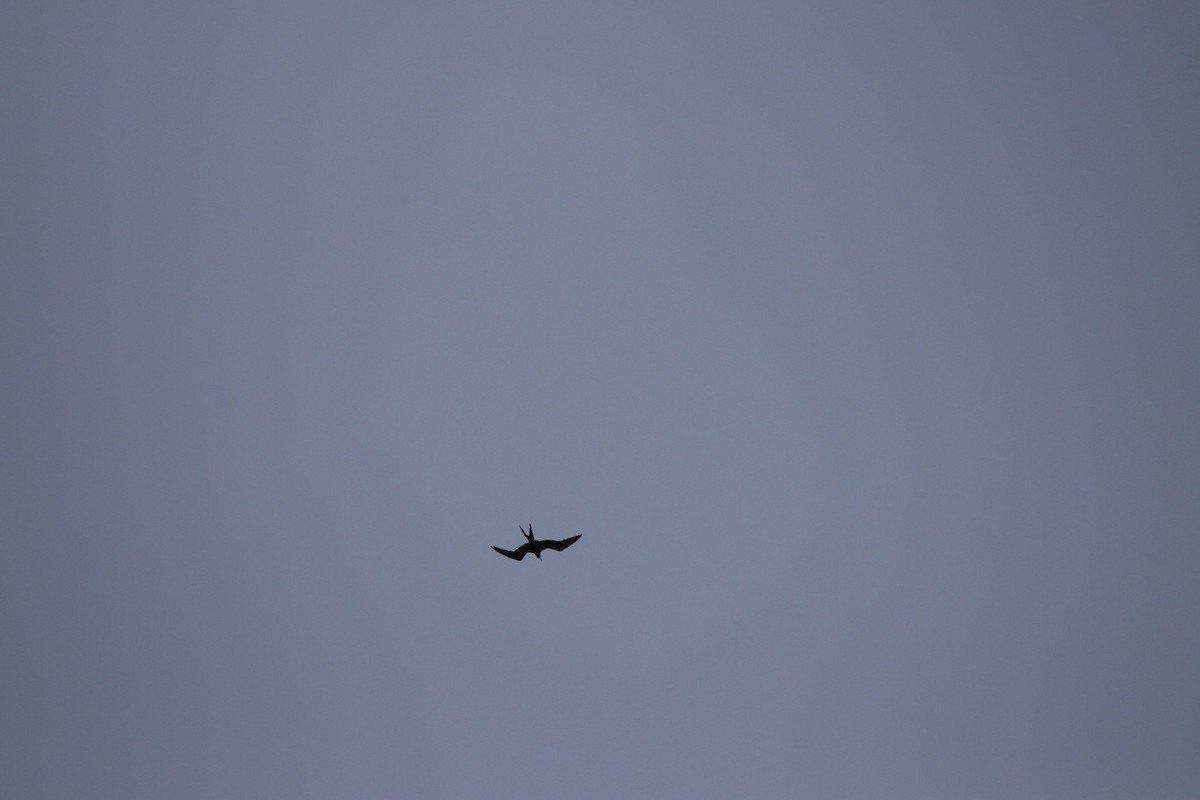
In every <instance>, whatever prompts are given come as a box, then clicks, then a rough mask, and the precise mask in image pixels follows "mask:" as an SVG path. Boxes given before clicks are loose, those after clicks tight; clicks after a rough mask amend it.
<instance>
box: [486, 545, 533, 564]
mask: <svg viewBox="0 0 1200 800" xmlns="http://www.w3.org/2000/svg"><path fill="white" fill-rule="evenodd" d="M492 549H493V550H495V551H496V552H497V553H499V554H500V555H502V556H508V557H509V558H511V559H512V560H513V561H520V560H521V559H523V558H524V557H525V553H526V550H525V548H523V547H522V548H521V549H519V550H517V552H515V553H514V552H513V551H512V550H505V549H504V548H503V547H496V546H495V545H492Z"/></svg>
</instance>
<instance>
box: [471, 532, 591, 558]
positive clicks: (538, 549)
mask: <svg viewBox="0 0 1200 800" xmlns="http://www.w3.org/2000/svg"><path fill="white" fill-rule="evenodd" d="M521 533H522V534H524V535H525V539H526V540H527V541H526V542H525V544H523V545H521V546H520V547H518V548H517V549H516V550H505V549H504V548H502V547H492V549H493V550H495V551H496V552H497V553H499V554H500V555H502V556H508V557H509V558H511V559H513V560H514V561H520V560H521V559H522V558H524V557H525V556H527V555H529V554H530V553H533V554H534V555H535V556H537V560H538V561H541V560H542V551H543V550H566V549H567V548H568V547H570V546H571V545H573V544H575V542H577V541H579V537H580V536H582V535H583V534H582V533H581V534H578V535H576V536H572V537H570V538H569V539H561V540H556V539H535V538H533V525H530V526H529V533H525V529H524V528H521Z"/></svg>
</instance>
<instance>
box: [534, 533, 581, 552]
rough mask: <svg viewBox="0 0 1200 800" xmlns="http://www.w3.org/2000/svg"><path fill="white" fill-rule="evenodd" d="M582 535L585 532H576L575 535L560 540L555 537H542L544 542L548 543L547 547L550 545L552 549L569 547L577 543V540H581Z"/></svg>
mask: <svg viewBox="0 0 1200 800" xmlns="http://www.w3.org/2000/svg"><path fill="white" fill-rule="evenodd" d="M580 536H583V534H582V533H580V534H576V535H575V536H571V537H569V538H567V539H561V540H558V541H555V540H554V539H542V544H544V545H546V547H549V548H550V549H551V550H566V549H567V548H568V547H570V546H571V545H573V544H575V542H577V541H579V537H580Z"/></svg>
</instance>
